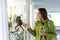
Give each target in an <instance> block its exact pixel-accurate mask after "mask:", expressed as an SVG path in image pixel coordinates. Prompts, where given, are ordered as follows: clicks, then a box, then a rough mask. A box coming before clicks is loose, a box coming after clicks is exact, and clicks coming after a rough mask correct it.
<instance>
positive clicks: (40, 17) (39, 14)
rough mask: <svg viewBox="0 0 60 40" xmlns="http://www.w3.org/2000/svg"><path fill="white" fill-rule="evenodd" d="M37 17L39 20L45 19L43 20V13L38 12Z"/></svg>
mask: <svg viewBox="0 0 60 40" xmlns="http://www.w3.org/2000/svg"><path fill="white" fill-rule="evenodd" d="M37 16H38V18H39V19H43V18H42V15H41V13H40V11H38V14H37Z"/></svg>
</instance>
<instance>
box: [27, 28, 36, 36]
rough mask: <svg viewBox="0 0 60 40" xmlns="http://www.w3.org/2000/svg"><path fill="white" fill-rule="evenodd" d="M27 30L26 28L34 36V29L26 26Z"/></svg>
mask: <svg viewBox="0 0 60 40" xmlns="http://www.w3.org/2000/svg"><path fill="white" fill-rule="evenodd" d="M27 30H28V31H29V32H30V33H31V34H32V35H33V36H36V31H35V29H34V30H32V29H31V28H28V29H27Z"/></svg>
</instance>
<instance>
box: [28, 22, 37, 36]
mask: <svg viewBox="0 0 60 40" xmlns="http://www.w3.org/2000/svg"><path fill="white" fill-rule="evenodd" d="M37 24H38V21H37V22H36V23H35V28H34V30H32V29H31V28H28V29H27V30H28V31H29V32H30V33H31V34H32V35H33V36H36V26H37Z"/></svg>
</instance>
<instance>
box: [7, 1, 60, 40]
mask: <svg viewBox="0 0 60 40" xmlns="http://www.w3.org/2000/svg"><path fill="white" fill-rule="evenodd" d="M59 4H60V0H7V11H8V27H9V32H10V31H12V30H15V26H16V22H15V21H16V17H17V16H21V19H22V21H23V22H26V23H28V24H29V26H30V27H31V28H32V29H34V26H35V21H36V20H37V17H36V15H37V9H38V8H46V10H47V12H48V18H49V19H50V20H52V21H53V22H54V24H55V27H56V33H57V37H56V38H57V40H60V18H59V17H60V5H59ZM10 37H11V35H9V38H10ZM23 38H24V39H23V40H28V39H29V40H34V37H33V36H32V35H31V34H30V33H28V32H27V31H24V37H23ZM10 40H11V38H10Z"/></svg>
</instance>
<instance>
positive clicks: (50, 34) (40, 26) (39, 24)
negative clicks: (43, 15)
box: [28, 19, 56, 40]
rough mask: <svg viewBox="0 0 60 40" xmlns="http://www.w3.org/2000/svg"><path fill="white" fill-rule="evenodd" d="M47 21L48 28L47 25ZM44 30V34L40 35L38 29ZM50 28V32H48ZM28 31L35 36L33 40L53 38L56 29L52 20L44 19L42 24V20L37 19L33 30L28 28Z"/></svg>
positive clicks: (52, 39) (51, 39)
mask: <svg viewBox="0 0 60 40" xmlns="http://www.w3.org/2000/svg"><path fill="white" fill-rule="evenodd" d="M48 21H49V25H50V28H49V27H48ZM42 29H43V30H44V31H45V32H46V34H47V35H46V36H41V35H40V32H39V31H40V30H42ZM49 29H50V32H49ZM28 31H29V32H30V33H31V34H32V35H33V36H34V37H35V40H55V38H56V30H55V26H54V24H53V22H52V21H51V20H49V19H47V20H45V21H44V24H42V21H40V20H39V21H37V22H36V24H35V28H34V30H32V29H31V28H28Z"/></svg>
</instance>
